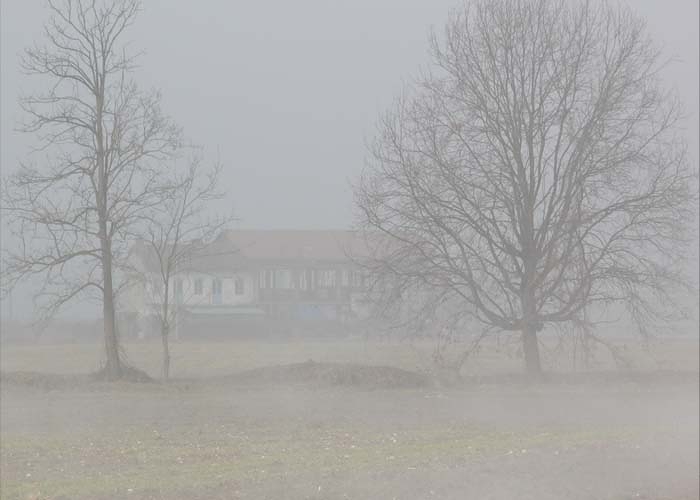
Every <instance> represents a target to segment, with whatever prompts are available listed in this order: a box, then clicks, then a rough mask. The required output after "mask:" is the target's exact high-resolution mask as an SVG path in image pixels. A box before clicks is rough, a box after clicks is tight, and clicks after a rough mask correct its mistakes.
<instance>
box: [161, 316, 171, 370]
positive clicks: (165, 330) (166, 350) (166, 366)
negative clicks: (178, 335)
mask: <svg viewBox="0 0 700 500" xmlns="http://www.w3.org/2000/svg"><path fill="white" fill-rule="evenodd" d="M169 333H170V326H169V325H168V324H163V325H161V329H160V338H161V342H162V343H163V379H165V380H168V378H170V344H169V342H168V335H169Z"/></svg>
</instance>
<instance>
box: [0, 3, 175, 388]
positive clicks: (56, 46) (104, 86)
mask: <svg viewBox="0 0 700 500" xmlns="http://www.w3.org/2000/svg"><path fill="white" fill-rule="evenodd" d="M48 5H49V8H50V10H51V14H52V17H51V19H50V20H49V21H48V23H47V24H46V26H45V30H44V38H45V44H44V45H41V46H39V45H37V46H35V47H33V48H28V49H26V51H25V54H24V57H23V59H22V67H23V69H24V70H25V71H26V72H27V73H28V74H30V75H40V76H42V77H44V78H45V80H46V81H47V84H48V87H47V91H46V92H44V93H42V94H39V95H32V96H29V97H25V98H23V99H22V100H21V104H22V107H23V108H24V110H25V112H26V114H27V115H28V117H29V120H28V122H27V123H26V126H25V127H24V131H26V132H29V133H34V134H36V135H37V138H38V141H39V145H38V147H37V149H36V151H35V152H39V153H44V155H45V158H42V159H41V160H40V161H41V162H42V165H41V166H40V167H37V166H35V165H30V164H25V165H22V166H21V167H20V168H19V170H18V171H17V172H16V173H15V174H14V175H12V176H11V177H9V178H8V179H7V182H6V183H5V193H4V201H5V206H4V207H3V208H4V209H5V210H6V211H7V213H8V215H9V217H8V219H9V222H10V223H11V225H12V228H13V232H14V234H15V235H16V237H17V239H18V241H19V242H20V245H19V250H18V251H17V252H14V253H12V254H11V255H10V256H9V258H8V262H7V269H6V271H7V273H8V275H7V278H8V279H9V280H11V281H13V282H14V281H16V280H19V279H22V278H26V277H28V276H31V275H40V276H42V277H43V279H44V285H43V288H42V290H41V292H39V294H38V295H40V296H42V297H43V298H44V299H46V300H45V306H46V307H45V312H46V313H47V314H51V313H53V312H54V311H56V310H57V309H58V308H59V307H60V306H62V305H63V304H65V303H66V302H68V301H70V300H72V299H74V298H76V297H79V296H83V295H84V294H86V293H89V292H90V291H98V292H99V297H100V300H101V302H102V311H103V315H104V342H105V353H106V365H105V370H104V373H105V375H106V376H107V377H108V378H119V377H120V376H121V375H122V363H121V360H120V352H119V351H120V349H119V339H118V332H117V330H116V324H115V309H114V301H115V294H116V290H117V288H118V284H117V283H115V269H116V268H117V267H118V266H119V259H120V257H121V256H122V255H123V254H124V252H125V248H126V246H127V240H128V236H129V233H130V229H131V227H132V226H133V225H134V224H136V223H138V221H139V220H140V218H141V216H142V212H143V211H144V210H145V209H147V208H149V207H150V206H152V205H153V203H156V202H157V201H158V200H157V199H156V197H154V190H153V186H154V185H155V184H156V182H157V179H158V176H159V174H160V172H159V166H160V162H161V161H162V160H165V159H167V158H169V157H170V155H171V154H172V152H173V151H174V150H175V149H176V148H177V147H178V145H179V143H180V130H179V128H177V127H175V126H174V125H173V124H172V123H171V122H170V120H169V119H168V118H167V117H165V116H164V115H163V113H162V112H161V108H160V96H159V94H158V93H157V92H143V91H141V90H139V89H138V87H137V86H136V85H135V83H133V82H132V81H131V80H130V74H131V72H132V70H133V68H134V57H133V56H131V55H128V54H127V52H126V46H125V44H124V43H123V38H124V34H125V33H126V31H127V29H128V28H129V27H130V26H131V24H132V23H133V21H134V19H135V17H136V15H137V13H138V10H139V2H138V0H116V1H96V0H92V1H89V0H85V1H83V0H50V1H49V2H48Z"/></svg>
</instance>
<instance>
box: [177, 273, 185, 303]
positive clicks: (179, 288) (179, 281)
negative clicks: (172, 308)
mask: <svg viewBox="0 0 700 500" xmlns="http://www.w3.org/2000/svg"><path fill="white" fill-rule="evenodd" d="M183 288H184V286H183V282H182V278H177V279H176V280H175V302H177V303H180V302H182V291H183Z"/></svg>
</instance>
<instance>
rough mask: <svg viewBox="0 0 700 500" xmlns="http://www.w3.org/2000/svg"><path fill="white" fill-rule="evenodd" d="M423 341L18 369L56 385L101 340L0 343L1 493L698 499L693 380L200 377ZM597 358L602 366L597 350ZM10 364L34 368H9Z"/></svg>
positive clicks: (143, 356) (513, 357)
mask: <svg viewBox="0 0 700 500" xmlns="http://www.w3.org/2000/svg"><path fill="white" fill-rule="evenodd" d="M545 347H546V349H547V350H545V356H546V360H547V363H548V364H549V366H550V367H555V368H559V369H563V368H565V367H567V366H568V365H567V362H568V358H567V356H566V355H565V354H562V353H561V352H560V351H556V350H555V349H554V348H553V347H552V346H545ZM430 349H431V346H430V345H429V344H417V345H415V344H414V345H411V344H408V343H400V342H389V341H386V342H377V341H373V342H369V341H363V340H355V341H351V340H345V341H311V340H304V341H297V342H292V341H288V342H281V341H280V342H272V341H268V342H254V341H242V340H239V341H232V342H184V341H183V342H175V343H174V344H173V368H174V376H175V377H176V379H175V380H174V381H173V382H171V383H169V384H130V383H116V384H108V383H97V382H84V383H81V384H78V385H75V386H65V385H64V386H51V385H42V384H34V383H25V382H26V381H27V380H41V379H42V377H44V378H45V379H46V380H52V379H55V378H57V377H56V376H53V377H52V376H51V375H50V374H63V376H65V377H68V378H66V380H69V381H70V380H72V378H70V377H69V376H70V375H71V374H81V373H82V374H84V373H87V372H89V371H91V370H94V369H96V368H97V367H98V366H99V361H100V346H99V345H97V344H89V343H83V344H42V345H26V344H25V345H20V344H5V345H3V346H2V370H3V373H4V374H5V375H4V376H3V377H2V379H0V382H2V383H1V384H0V388H1V393H0V402H1V404H0V431H1V432H2V442H1V444H2V446H1V447H0V472H1V476H2V481H1V482H0V498H2V499H3V500H4V499H7V500H15V499H17V500H28V499H33V500H39V499H41V500H49V499H50V500H59V499H60V500H68V499H72V500H117V499H123V498H127V499H139V500H146V499H163V500H166V499H167V500H185V499H187V500H191V499H194V500H197V499H202V500H204V499H207V500H211V499H222V500H223V499H251V500H257V499H270V500H278V499H290V500H331V499H397V500H399V499H403V500H419V499H420V500H424V499H445V500H448V499H450V500H451V499H454V500H457V499H465V498H467V499H468V498H478V499H481V498H491V499H499V500H500V499H503V500H505V499H511V498H518V499H532V500H535V499H536V500H555V499H556V500H558V499H563V498H566V499H574V500H577V499H580V500H584V499H609V500H632V499H639V498H645V499H648V500H652V499H654V500H690V499H693V498H697V497H698V486H697V474H698V467H699V466H698V451H699V450H698V437H699V436H698V417H699V415H698V392H697V389H698V387H697V383H692V382H691V383H690V384H688V383H684V384H676V383H671V382H669V381H665V382H662V383H659V384H655V385H651V386H645V385H643V384H630V383H627V382H625V383H622V382H620V383H615V382H613V383H606V384H599V383H597V384H583V385H581V384H579V385H567V384H548V385H545V386H522V385H513V384H507V383H500V384H491V385H489V386H463V387H458V388H444V387H443V388H440V386H428V387H416V388H405V389H382V388H378V389H374V390H367V389H365V388H361V387H359V386H358V387H353V386H342V387H341V386H334V385H332V384H330V385H321V386H317V385H314V386H310V385H304V384H299V383H296V384H291V383H290V384H286V383H284V381H283V382H282V383H280V382H279V380H278V379H276V380H277V382H275V383H274V384H270V383H265V384H253V385H245V384H244V385H241V384H238V383H233V382H226V380H229V379H221V380H220V379H209V378H208V377H215V376H217V375H226V374H230V373H235V372H240V371H243V370H248V369H252V368H260V367H265V366H270V365H280V364H287V363H297V362H305V361H307V360H309V359H312V360H314V361H316V362H324V363H346V362H350V363H359V364H365V365H387V366H394V367H398V368H403V369H407V370H424V369H427V368H428V367H429V365H430V356H429V354H430ZM126 352H127V354H128V358H129V360H130V362H131V363H133V364H134V365H136V366H138V367H141V368H144V369H146V370H147V371H148V372H149V373H151V374H152V375H154V376H155V375H157V374H158V372H159V365H160V346H159V344H158V343H156V342H139V343H128V344H127V345H126ZM627 352H628V354H629V356H630V357H631V358H634V359H635V363H637V365H638V366H639V367H643V368H647V369H653V368H663V369H669V368H673V369H676V370H693V369H695V370H697V342H696V343H695V344H693V342H691V341H687V340H686V341H680V340H677V341H675V342H669V343H665V344H663V345H655V346H651V350H649V351H645V350H642V349H639V348H638V347H637V346H632V345H630V346H629V347H628V349H627ZM555 354H556V355H555ZM606 363H608V364H606ZM598 366H605V367H608V368H609V367H610V365H609V360H608V361H606V360H605V359H603V358H601V359H599V360H598ZM466 368H467V369H466V370H465V371H466V373H473V372H479V373H499V372H501V373H502V372H512V371H516V370H518V369H519V368H520V359H519V358H518V357H517V352H515V351H514V350H513V347H512V346H505V347H504V346H501V347H499V346H497V345H495V344H491V345H487V346H486V347H485V348H484V350H482V351H481V352H480V353H479V355H478V356H477V357H476V358H475V359H474V360H471V361H470V362H469V363H468V365H467V367H466ZM19 371H21V372H27V371H30V372H43V373H45V374H47V375H36V378H30V379H27V378H22V377H14V376H13V372H19ZM193 379H196V380H195V381H193ZM76 380H78V379H76ZM80 380H87V379H80ZM215 380H216V381H217V382H216V383H214V381H215ZM222 380H224V381H223V382H222ZM18 381H20V382H21V383H20V382H18ZM22 381H25V382H22Z"/></svg>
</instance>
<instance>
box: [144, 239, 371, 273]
mask: <svg viewBox="0 0 700 500" xmlns="http://www.w3.org/2000/svg"><path fill="white" fill-rule="evenodd" d="M139 253H141V255H142V258H143V262H144V264H145V265H146V266H147V267H148V268H150V269H154V270H155V269H157V267H158V263H157V260H156V259H154V256H153V255H152V254H151V255H149V253H150V252H148V250H147V247H146V246H143V247H142V248H139ZM367 255H368V245H367V243H366V241H365V239H364V238H363V236H362V234H361V233H359V232H357V231H343V230H330V231H326V230H245V229H235V230H227V231H224V232H222V233H221V234H220V235H219V236H218V237H217V238H216V239H215V240H214V241H213V242H212V243H211V244H209V245H208V246H207V247H205V248H200V249H198V250H197V251H196V253H194V254H193V255H192V257H191V259H190V260H189V261H188V262H187V263H186V264H184V263H183V264H182V265H181V269H182V268H183V267H187V268H189V269H192V270H198V271H214V270H229V269H236V268H242V267H243V268H245V267H247V266H251V265H255V264H258V263H260V264H263V263H264V264H274V263H283V264H295V263H302V262H319V263H343V262H349V261H351V260H353V259H360V258H362V257H366V256H367Z"/></svg>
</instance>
